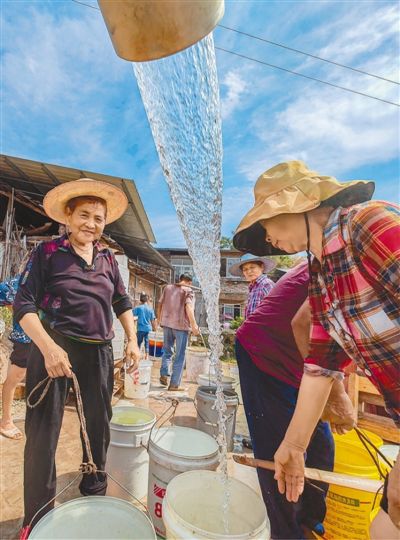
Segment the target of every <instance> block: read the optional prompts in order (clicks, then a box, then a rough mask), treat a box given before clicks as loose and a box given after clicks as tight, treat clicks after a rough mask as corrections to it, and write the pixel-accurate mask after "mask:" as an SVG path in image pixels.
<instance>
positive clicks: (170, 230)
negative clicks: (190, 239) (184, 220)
mask: <svg viewBox="0 0 400 540" xmlns="http://www.w3.org/2000/svg"><path fill="white" fill-rule="evenodd" d="M149 214H150V215H149V218H150V222H151V224H152V227H153V229H154V234H155V237H156V239H157V247H176V248H180V247H183V248H184V247H186V242H185V240H184V238H183V234H182V231H181V228H180V225H179V222H178V217H177V215H176V214H159V213H149Z"/></svg>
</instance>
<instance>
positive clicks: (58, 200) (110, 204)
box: [43, 178, 128, 225]
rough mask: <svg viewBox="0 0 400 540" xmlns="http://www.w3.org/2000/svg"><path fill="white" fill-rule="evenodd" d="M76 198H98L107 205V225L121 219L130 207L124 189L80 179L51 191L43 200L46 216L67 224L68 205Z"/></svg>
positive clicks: (89, 179)
mask: <svg viewBox="0 0 400 540" xmlns="http://www.w3.org/2000/svg"><path fill="white" fill-rule="evenodd" d="M75 197H98V198H100V199H103V200H104V201H105V203H106V205H107V217H106V225H108V224H109V223H112V222H113V221H116V220H117V219H119V218H120V217H121V216H122V215H123V214H124V212H125V210H126V209H127V207H128V199H127V197H126V195H125V193H124V192H123V191H122V189H120V188H118V187H116V186H114V185H113V184H109V183H108V182H101V181H100V180H93V179H92V178H80V179H79V180H73V181H71V182H65V183H64V184H60V185H59V186H57V187H55V188H53V189H51V190H50V191H49V192H48V193H47V194H46V196H45V197H44V199H43V207H44V209H45V212H46V214H47V215H48V216H49V217H50V218H51V219H54V221H57V222H58V223H63V224H65V221H66V213H65V209H66V205H67V203H68V201H70V200H71V199H74V198H75Z"/></svg>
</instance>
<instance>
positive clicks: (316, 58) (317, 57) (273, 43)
mask: <svg viewBox="0 0 400 540" xmlns="http://www.w3.org/2000/svg"><path fill="white" fill-rule="evenodd" d="M217 26H218V27H219V28H223V29H224V30H230V31H231V32H236V33H237V34H241V35H243V36H247V37H249V38H252V39H256V40H258V41H263V42H264V43H268V44H269V45H274V46H275V47H281V48H282V49H286V50H288V51H292V52H295V53H298V54H303V55H304V56H309V57H310V58H314V59H315V60H320V61H321V62H326V63H328V64H332V65H334V66H338V67H341V68H344V69H350V70H351V71H355V72H357V73H361V74H362V75H368V76H369V77H374V78H375V79H380V80H382V81H386V82H389V83H393V84H397V85H400V82H398V81H394V80H392V79H387V78H386V77H381V76H380V75H375V74H374V73H369V72H368V71H364V70H362V69H358V68H355V67H352V66H347V65H346V64H340V63H339V62H335V61H333V60H328V59H327V58H323V57H322V56H317V55H316V54H311V53H307V52H305V51H301V50H300V49H295V48H294V47H289V46H288V45H285V44H284V43H278V42H276V41H271V40H269V39H265V38H262V37H260V36H255V35H253V34H249V33H248V32H243V31H242V30H237V29H236V28H231V27H229V26H225V25H224V24H218V25H217Z"/></svg>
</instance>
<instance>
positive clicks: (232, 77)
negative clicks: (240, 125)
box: [221, 69, 248, 120]
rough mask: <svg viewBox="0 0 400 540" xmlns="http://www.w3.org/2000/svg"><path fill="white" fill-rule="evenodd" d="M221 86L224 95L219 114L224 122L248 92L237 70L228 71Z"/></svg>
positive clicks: (245, 83) (238, 106)
mask: <svg viewBox="0 0 400 540" xmlns="http://www.w3.org/2000/svg"><path fill="white" fill-rule="evenodd" d="M221 84H222V87H223V88H224V89H225V95H224V97H222V98H221V114H222V119H223V120H226V119H227V118H228V117H229V116H231V115H232V114H233V113H234V112H235V111H236V109H238V108H240V105H241V102H242V98H243V97H244V96H245V94H246V93H247V91H248V84H247V82H246V81H245V80H244V79H243V78H242V75H241V73H240V71H239V70H237V69H236V70H232V71H228V73H227V74H226V75H225V77H224V79H223V81H222V83H221Z"/></svg>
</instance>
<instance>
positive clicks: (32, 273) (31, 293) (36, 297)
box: [13, 244, 46, 323]
mask: <svg viewBox="0 0 400 540" xmlns="http://www.w3.org/2000/svg"><path fill="white" fill-rule="evenodd" d="M45 262H46V261H45V256H44V253H43V244H39V245H38V247H37V248H36V249H35V250H34V251H33V252H32V254H31V256H30V259H29V261H28V263H27V265H26V267H25V269H24V271H23V272H22V274H21V279H20V282H19V288H18V292H17V295H16V297H15V301H14V305H13V311H14V322H16V323H18V322H19V321H20V320H21V319H22V317H23V316H24V315H26V314H27V313H37V312H38V310H39V306H40V302H41V300H42V298H43V294H44V287H45V277H44V276H45Z"/></svg>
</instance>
